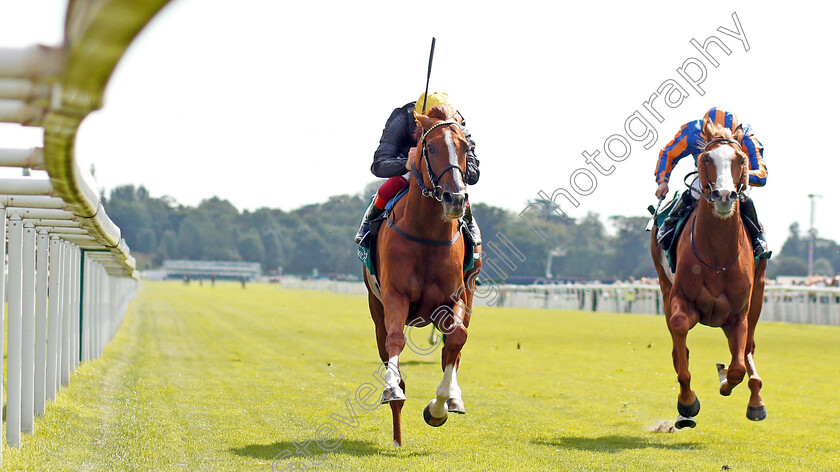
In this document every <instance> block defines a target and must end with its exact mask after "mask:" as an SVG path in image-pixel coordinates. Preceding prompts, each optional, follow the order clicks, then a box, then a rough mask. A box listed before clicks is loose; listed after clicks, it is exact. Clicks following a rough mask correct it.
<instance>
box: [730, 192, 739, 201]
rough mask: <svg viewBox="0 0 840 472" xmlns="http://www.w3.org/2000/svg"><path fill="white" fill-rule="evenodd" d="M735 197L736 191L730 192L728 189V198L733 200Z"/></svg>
mask: <svg viewBox="0 0 840 472" xmlns="http://www.w3.org/2000/svg"><path fill="white" fill-rule="evenodd" d="M736 198H738V192H731V191H730V192H729V199H730V200H735V199H736Z"/></svg>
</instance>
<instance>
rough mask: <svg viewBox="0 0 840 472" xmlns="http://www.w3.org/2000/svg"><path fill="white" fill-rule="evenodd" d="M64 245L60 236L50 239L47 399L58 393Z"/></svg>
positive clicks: (51, 398)
mask: <svg viewBox="0 0 840 472" xmlns="http://www.w3.org/2000/svg"><path fill="white" fill-rule="evenodd" d="M62 247H63V245H62V244H61V239H59V237H58V236H53V237H52V239H51V240H50V282H49V285H50V293H49V314H48V334H47V393H46V398H47V401H53V400H55V395H56V393H58V365H59V362H60V358H61V311H62V303H61V302H62V298H63V297H62V292H63V289H64V286H63V282H64V281H63V280H62V279H63V277H64V274H63V269H65V266H64V264H62V258H63V254H62V253H61V249H62Z"/></svg>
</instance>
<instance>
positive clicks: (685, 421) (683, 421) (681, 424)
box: [674, 415, 697, 429]
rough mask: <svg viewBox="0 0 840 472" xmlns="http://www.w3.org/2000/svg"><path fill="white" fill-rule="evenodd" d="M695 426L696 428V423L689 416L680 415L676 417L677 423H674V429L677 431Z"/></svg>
mask: <svg viewBox="0 0 840 472" xmlns="http://www.w3.org/2000/svg"><path fill="white" fill-rule="evenodd" d="M695 426H697V422H696V421H694V418H693V417H691V416H683V415H680V416H678V417H677V422H676V423H674V427H675V428H677V429H683V428H693V427H695Z"/></svg>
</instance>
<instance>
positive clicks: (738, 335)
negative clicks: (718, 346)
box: [718, 313, 747, 396]
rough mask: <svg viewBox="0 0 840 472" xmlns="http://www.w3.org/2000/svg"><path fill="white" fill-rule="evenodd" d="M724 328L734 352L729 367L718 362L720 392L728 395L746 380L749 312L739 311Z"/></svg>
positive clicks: (730, 350)
mask: <svg viewBox="0 0 840 472" xmlns="http://www.w3.org/2000/svg"><path fill="white" fill-rule="evenodd" d="M722 328H723V332H724V333H725V334H726V339H727V340H729V352H730V353H732V360H731V361H730V363H729V367H726V366H721V365H720V364H718V376H719V377H720V394H721V395H724V396H726V395H729V394H730V393H732V389H733V388H735V386H736V385H738V384H739V383H741V381H743V380H744V375H745V374H746V373H747V364H746V359H745V357H746V356H745V355H744V354H745V350H746V346H747V314H746V313H739V314H738V315H736V316H735V320H734V321H733V322H732V323H726V324H725V325H723V327H722Z"/></svg>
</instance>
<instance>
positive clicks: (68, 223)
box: [0, 0, 168, 451]
mask: <svg viewBox="0 0 840 472" xmlns="http://www.w3.org/2000/svg"><path fill="white" fill-rule="evenodd" d="M167 1H168V0H147V1H143V2H136V1H133V0H97V1H80V0H70V1H69V4H68V7H67V16H66V22H65V32H64V41H63V44H61V45H59V46H56V47H48V46H43V45H33V46H31V47H27V48H20V49H8V48H6V49H4V48H0V122H4V123H17V124H20V125H23V126H30V127H38V128H43V130H44V143H43V146H42V147H36V148H32V149H7V148H0V166H2V167H16V168H23V169H37V170H44V171H46V174H47V178H39V177H29V176H26V177H20V178H5V179H0V234H3V235H4V237H7V238H8V256H7V255H6V245H5V244H0V261H3V260H8V265H7V270H6V271H0V302H1V301H2V300H4V299H5V300H8V326H7V333H6V337H7V339H8V346H7V349H8V367H7V369H8V370H7V372H6V377H7V384H6V392H5V394H6V441H7V443H8V444H9V445H10V446H19V445H20V444H21V432H23V433H32V432H33V431H34V428H35V416H41V415H43V414H44V411H45V408H46V405H47V402H49V401H51V400H54V399H55V397H56V394H57V392H58V390H59V389H60V388H61V387H62V386H64V385H66V384H67V383H68V382H69V381H70V378H71V376H70V374H71V373H72V372H73V371H74V370H75V368H76V367H78V366H79V364H80V363H81V362H85V361H88V360H92V359H97V358H99V357H100V356H102V354H103V352H104V349H105V345H106V344H107V343H108V341H110V340H111V338H112V337H113V336H114V335H115V333H116V330H117V328H118V327H119V326H120V323H121V321H122V317H123V314H124V313H125V310H126V306H127V304H128V301H129V300H130V299H131V297H132V296H133V295H134V294H135V293H136V290H137V288H138V280H137V278H136V276H135V274H134V268H135V261H134V258H133V257H132V256H131V255H130V254H129V250H128V247H127V246H126V244H125V241H124V240H123V239H121V237H120V229H119V228H118V227H117V226H116V225H115V224H114V223H113V222H112V221H111V219H110V218H108V215H107V214H106V213H105V209H104V208H103V207H102V202H101V201H100V199H99V191H98V189H97V187H96V185H95V184H94V183H92V179H91V177H90V175H89V174H88V173H86V172H83V171H81V170H80V169H79V167H78V166H77V164H76V160H75V157H74V143H75V139H76V133H77V131H78V129H79V125H80V124H81V122H82V120H84V118H85V117H86V116H87V115H88V114H89V113H91V112H92V111H95V110H97V109H99V108H100V107H101V106H102V97H103V94H104V91H105V86H106V85H107V83H108V79H109V78H110V76H111V73H112V72H113V70H114V67H116V64H117V61H118V60H119V59H120V57H122V55H123V53H124V52H125V49H126V48H127V47H128V45H129V43H130V42H131V41H132V39H133V38H134V37H135V36H136V35H137V33H138V32H139V31H140V30H141V29H142V28H143V26H145V25H146V23H148V21H149V20H150V19H151V18H152V17H153V16H154V15H155V14H156V13H157V12H158V11H159V10H160V8H162V7H163V6H164V5H165V4H166V3H167ZM2 144H3V143H0V146H2ZM22 174H23V172H22ZM24 175H26V174H24ZM3 315H4V313H3V310H0V327H2V326H3V320H2V316H3ZM2 342H3V336H0V352H2V348H3V346H2ZM2 369H3V365H2V363H0V378H2ZM2 395H3V391H2V389H0V404H2V403H3V398H2ZM0 451H2V448H0Z"/></svg>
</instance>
